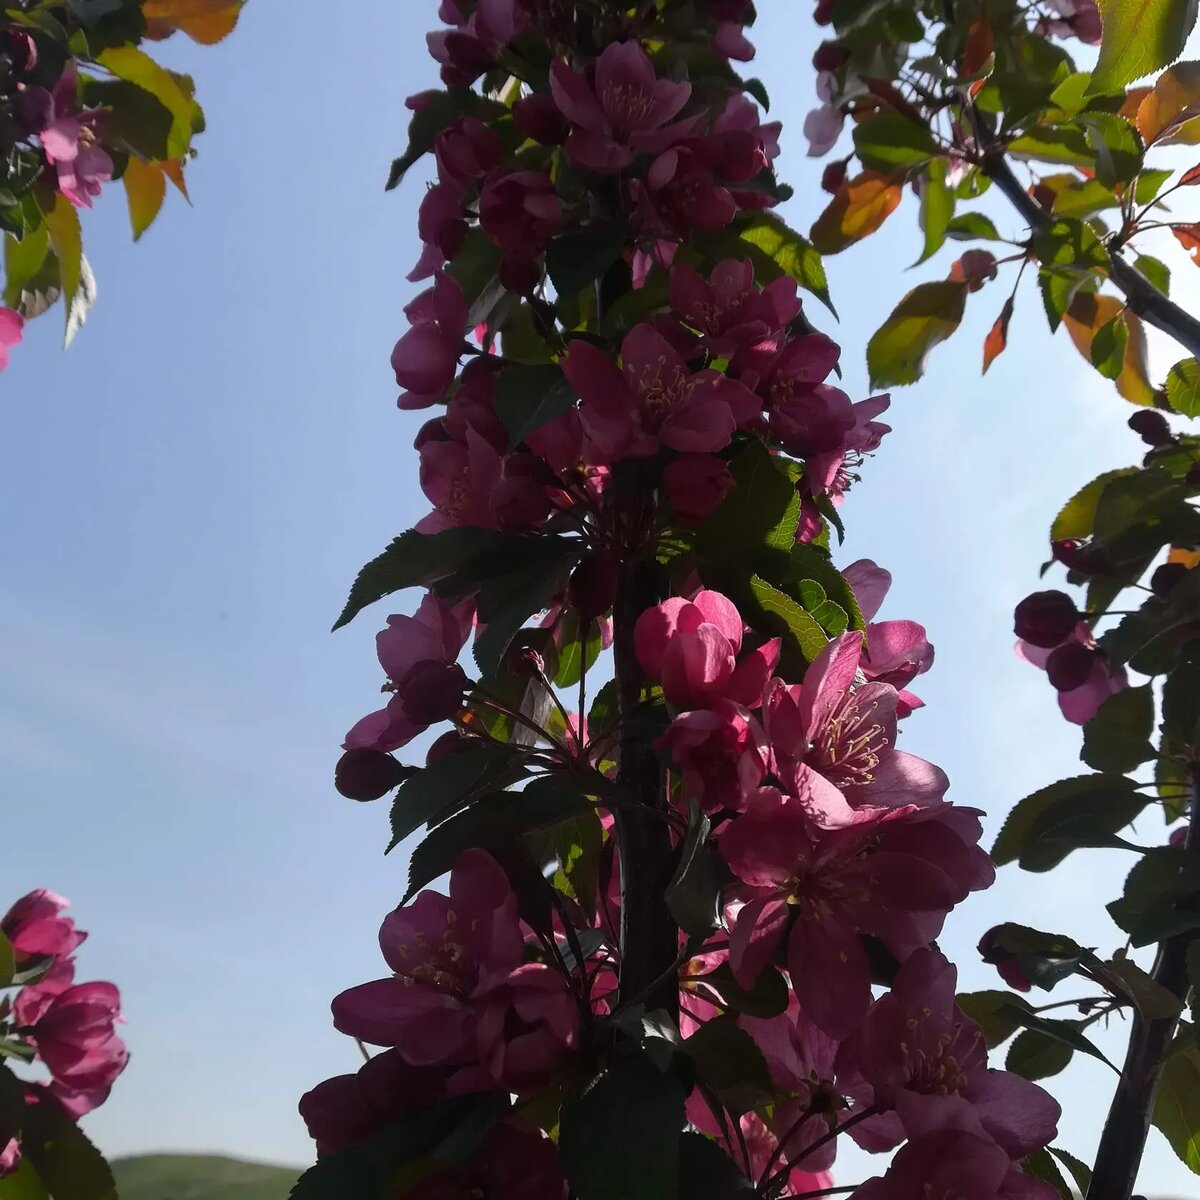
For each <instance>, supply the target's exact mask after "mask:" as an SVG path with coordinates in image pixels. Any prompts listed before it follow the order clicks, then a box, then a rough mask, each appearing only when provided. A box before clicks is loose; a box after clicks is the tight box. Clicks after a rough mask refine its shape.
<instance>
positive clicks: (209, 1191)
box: [112, 1154, 300, 1200]
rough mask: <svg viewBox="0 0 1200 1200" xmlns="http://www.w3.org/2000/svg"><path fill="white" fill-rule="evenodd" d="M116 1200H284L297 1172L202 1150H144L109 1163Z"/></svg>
mask: <svg viewBox="0 0 1200 1200" xmlns="http://www.w3.org/2000/svg"><path fill="white" fill-rule="evenodd" d="M112 1169H113V1174H114V1175H115V1176H116V1179H117V1194H118V1195H119V1196H120V1200H287V1196H288V1193H289V1192H290V1191H291V1190H292V1186H293V1184H295V1182H296V1180H297V1179H298V1178H299V1176H300V1172H299V1171H298V1170H296V1169H295V1168H292V1167H271V1166H265V1165H262V1164H259V1163H248V1162H239V1161H238V1160H237V1159H234V1158H220V1157H218V1156H216V1155H203V1154H196V1155H191V1154H147V1155H141V1156H139V1157H137V1158H119V1159H117V1160H116V1161H115V1162H114V1163H113V1164H112Z"/></svg>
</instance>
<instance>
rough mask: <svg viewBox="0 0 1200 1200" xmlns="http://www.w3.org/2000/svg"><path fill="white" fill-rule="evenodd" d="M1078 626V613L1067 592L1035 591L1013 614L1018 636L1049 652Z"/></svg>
mask: <svg viewBox="0 0 1200 1200" xmlns="http://www.w3.org/2000/svg"><path fill="white" fill-rule="evenodd" d="M1078 623H1079V610H1078V609H1077V608H1076V607H1075V601H1074V600H1072V599H1071V597H1070V596H1068V595H1067V594H1066V592H1058V591H1053V592H1034V593H1033V595H1032V596H1026V597H1025V599H1024V600H1022V601H1021V603H1020V604H1018V605H1017V608H1016V611H1015V612H1014V613H1013V628H1014V631H1015V632H1016V635H1017V637H1019V638H1021V639H1022V640H1023V641H1026V642H1029V643H1030V644H1031V645H1033V646H1041V647H1042V648H1043V649H1046V650H1052V649H1053V648H1054V647H1055V646H1060V645H1062V643H1063V642H1065V641H1066V640H1067V638H1069V637H1070V636H1071V631H1072V630H1073V629H1074V628H1075V626H1076V625H1077V624H1078Z"/></svg>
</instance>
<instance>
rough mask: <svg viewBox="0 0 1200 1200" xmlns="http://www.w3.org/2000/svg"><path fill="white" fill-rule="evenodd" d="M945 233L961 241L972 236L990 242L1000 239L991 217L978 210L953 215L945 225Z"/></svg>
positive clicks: (970, 238) (968, 239)
mask: <svg viewBox="0 0 1200 1200" xmlns="http://www.w3.org/2000/svg"><path fill="white" fill-rule="evenodd" d="M946 235H947V237H952V238H954V239H956V240H957V241H962V242H966V241H970V240H972V239H973V238H983V239H985V240H986V241H990V242H998V241H1000V240H1001V239H1000V234H999V233H998V232H997V231H996V226H995V225H993V224H992V221H991V218H990V217H985V216H984V215H983V213H978V212H969V213H963V214H962V215H961V216H958V217H955V218H954V219H953V220H951V221H950V223H949V224H948V225H947V226H946Z"/></svg>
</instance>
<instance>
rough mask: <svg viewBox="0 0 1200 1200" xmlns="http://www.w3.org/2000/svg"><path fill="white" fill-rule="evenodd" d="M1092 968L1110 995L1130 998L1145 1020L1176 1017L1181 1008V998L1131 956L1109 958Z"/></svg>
mask: <svg viewBox="0 0 1200 1200" xmlns="http://www.w3.org/2000/svg"><path fill="white" fill-rule="evenodd" d="M1093 971H1094V972H1095V974H1096V976H1097V978H1099V979H1100V980H1101V981H1102V982H1103V983H1104V985H1105V986H1106V987H1107V988H1108V989H1109V990H1110V991H1111V992H1112V993H1113V995H1115V996H1117V997H1118V998H1120V999H1125V1000H1129V1001H1131V1002H1132V1003H1133V1004H1134V1005H1135V1007H1136V1008H1137V1009H1138V1011H1139V1012H1140V1013H1141V1014H1142V1016H1143V1017H1145V1018H1146V1020H1147V1021H1162V1020H1165V1019H1166V1018H1167V1017H1177V1016H1179V1014H1180V1012H1181V1011H1182V1010H1183V1001H1182V1000H1180V999H1179V997H1178V996H1176V995H1175V993H1174V992H1171V991H1168V990H1167V989H1166V988H1165V987H1163V986H1162V984H1161V983H1158V982H1157V981H1156V980H1155V979H1154V977H1153V976H1152V975H1150V974H1148V973H1147V972H1146V971H1143V970H1142V968H1141V967H1139V966H1138V965H1137V963H1135V962H1134V961H1133V959H1131V958H1114V959H1110V960H1109V961H1108V962H1106V963H1102V964H1101V965H1100V966H1099V967H1094V968H1093Z"/></svg>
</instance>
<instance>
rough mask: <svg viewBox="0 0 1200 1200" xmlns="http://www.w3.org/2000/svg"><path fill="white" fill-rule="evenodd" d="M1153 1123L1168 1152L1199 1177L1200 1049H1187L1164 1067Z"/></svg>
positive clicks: (1155, 1102) (1193, 1047)
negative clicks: (1167, 1143) (1163, 1139)
mask: <svg viewBox="0 0 1200 1200" xmlns="http://www.w3.org/2000/svg"><path fill="white" fill-rule="evenodd" d="M1153 1121H1154V1127H1155V1128H1156V1129H1157V1130H1158V1131H1159V1132H1160V1133H1161V1134H1163V1136H1164V1137H1165V1138H1166V1139H1167V1141H1168V1142H1170V1143H1171V1149H1172V1150H1174V1151H1175V1153H1176V1154H1178V1155H1179V1157H1180V1159H1181V1160H1182V1161H1183V1162H1185V1163H1186V1164H1187V1165H1188V1167H1190V1168H1191V1170H1192V1171H1193V1172H1194V1173H1195V1174H1197V1175H1200V1049H1197V1048H1196V1047H1195V1046H1190V1047H1188V1049H1186V1050H1183V1051H1181V1052H1179V1053H1177V1054H1172V1055H1171V1056H1170V1057H1169V1058H1168V1059H1167V1060H1166V1061H1165V1062H1164V1063H1163V1065H1162V1074H1161V1075H1160V1077H1159V1083H1158V1094H1157V1097H1156V1098H1155V1101H1154V1116H1153Z"/></svg>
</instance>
